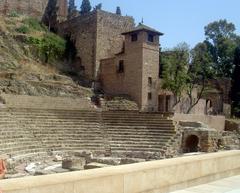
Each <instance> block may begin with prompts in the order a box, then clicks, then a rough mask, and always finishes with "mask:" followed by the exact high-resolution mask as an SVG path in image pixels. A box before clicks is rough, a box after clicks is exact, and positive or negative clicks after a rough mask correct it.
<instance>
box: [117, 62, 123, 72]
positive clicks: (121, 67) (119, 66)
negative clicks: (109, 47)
mask: <svg viewBox="0 0 240 193" xmlns="http://www.w3.org/2000/svg"><path fill="white" fill-rule="evenodd" d="M117 73H124V60H120V61H119V63H118V69H117Z"/></svg>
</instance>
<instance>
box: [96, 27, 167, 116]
mask: <svg viewBox="0 0 240 193" xmlns="http://www.w3.org/2000/svg"><path fill="white" fill-rule="evenodd" d="M122 35H123V36H124V46H123V49H122V52H120V53H117V54H116V55H115V57H113V58H109V59H105V60H102V61H101V68H100V71H101V76H100V78H101V83H102V87H103V89H104V91H105V93H107V94H112V95H122V94H125V95H128V96H130V97H131V98H132V99H133V100H134V101H135V102H137V104H138V106H139V109H140V110H141V111H157V110H158V88H159V37H160V36H161V35H163V34H162V33H161V32H158V31H156V30H154V29H152V28H150V27H148V26H146V25H143V24H139V25H138V26H137V27H135V28H133V29H132V30H130V31H127V32H124V33H122Z"/></svg>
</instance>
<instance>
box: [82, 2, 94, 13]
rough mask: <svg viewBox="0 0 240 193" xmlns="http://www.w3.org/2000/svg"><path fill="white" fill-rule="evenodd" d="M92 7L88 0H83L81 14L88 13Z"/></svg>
mask: <svg viewBox="0 0 240 193" xmlns="http://www.w3.org/2000/svg"><path fill="white" fill-rule="evenodd" d="M91 9H92V6H91V3H90V1H89V0H83V1H82V5H81V11H80V13H81V14H86V13H89V12H90V11H91Z"/></svg>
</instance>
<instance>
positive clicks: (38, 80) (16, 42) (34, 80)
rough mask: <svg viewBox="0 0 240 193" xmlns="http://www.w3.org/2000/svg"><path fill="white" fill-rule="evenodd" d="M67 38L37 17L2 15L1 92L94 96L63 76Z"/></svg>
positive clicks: (0, 35) (0, 18)
mask: <svg viewBox="0 0 240 193" xmlns="http://www.w3.org/2000/svg"><path fill="white" fill-rule="evenodd" d="M64 51H65V40H64V39H62V38H61V37H59V36H57V35H55V34H53V33H50V32H48V30H47V29H46V27H45V26H43V25H42V24H41V23H39V22H38V20H36V19H34V18H30V17H27V16H22V15H17V14H12V15H9V16H7V17H3V16H0V92H4V93H7V94H9V93H11V94H24V95H35V96H41V95H47V96H65V97H66V96H71V97H72V96H73V97H74V96H91V95H92V93H91V91H90V90H89V89H87V88H84V87H81V86H79V85H77V84H76V83H75V82H74V81H73V80H72V79H71V78H70V77H67V76H64V75H61V74H62V73H61V72H62V71H63V70H65V68H67V65H65V64H64V63H63V62H62V61H64V60H63V54H64Z"/></svg>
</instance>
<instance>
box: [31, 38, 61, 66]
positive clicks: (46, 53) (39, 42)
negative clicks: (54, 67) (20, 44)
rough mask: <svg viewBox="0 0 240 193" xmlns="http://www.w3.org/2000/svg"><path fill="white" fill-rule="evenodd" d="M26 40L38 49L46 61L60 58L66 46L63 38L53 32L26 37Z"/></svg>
mask: <svg viewBox="0 0 240 193" xmlns="http://www.w3.org/2000/svg"><path fill="white" fill-rule="evenodd" d="M27 42H28V43H29V44H32V45H34V46H35V47H36V48H37V49H38V53H39V56H40V57H44V60H45V62H46V63H47V62H49V61H50V60H55V59H59V58H61V57H62V56H63V54H64V51H65V48H66V42H65V40H64V39H62V38H61V37H59V36H57V35H55V34H53V33H46V34H45V35H44V36H43V37H42V38H35V37H28V39H27Z"/></svg>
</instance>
